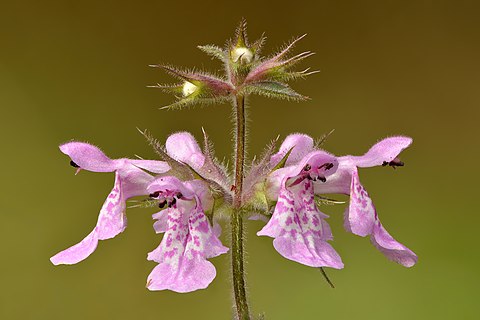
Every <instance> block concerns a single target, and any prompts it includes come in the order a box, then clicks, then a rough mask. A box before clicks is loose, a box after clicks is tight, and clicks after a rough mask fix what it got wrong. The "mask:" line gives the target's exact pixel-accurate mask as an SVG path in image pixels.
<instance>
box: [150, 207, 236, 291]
mask: <svg viewBox="0 0 480 320" xmlns="http://www.w3.org/2000/svg"><path fill="white" fill-rule="evenodd" d="M165 211H167V212H168V230H167V231H166V233H165V235H164V237H163V239H162V242H161V243H160V245H159V246H158V248H156V249H155V250H154V251H152V252H150V253H149V255H148V259H149V260H153V261H156V262H158V263H159V265H158V266H156V267H155V268H154V270H153V271H152V273H151V274H150V276H149V278H148V283H147V287H148V288H149V289H150V290H164V289H168V290H172V291H176V292H190V291H195V290H198V289H204V288H206V287H207V286H208V285H209V284H210V282H212V281H213V279H214V278H215V275H216V271H215V267H214V266H213V265H212V264H211V263H210V262H208V261H207V260H206V259H207V258H212V257H215V256H218V255H220V254H223V253H226V252H227V251H228V248H226V247H224V246H223V245H222V244H221V242H220V240H218V238H217V237H216V235H215V234H214V232H213V228H212V227H211V226H210V223H209V222H208V219H207V217H206V216H205V214H204V213H203V211H202V210H201V207H199V206H195V201H189V200H178V201H177V203H176V205H175V206H173V207H171V208H169V209H166V210H165Z"/></svg>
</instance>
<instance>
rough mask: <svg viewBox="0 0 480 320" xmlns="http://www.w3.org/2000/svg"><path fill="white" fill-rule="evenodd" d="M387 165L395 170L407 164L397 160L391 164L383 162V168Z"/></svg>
mask: <svg viewBox="0 0 480 320" xmlns="http://www.w3.org/2000/svg"><path fill="white" fill-rule="evenodd" d="M387 165H388V166H390V167H392V168H394V169H395V168H396V167H403V166H404V165H405V163H403V162H402V161H400V159H398V158H395V159H393V160H392V161H390V162H387V161H383V163H382V166H384V167H385V166H387Z"/></svg>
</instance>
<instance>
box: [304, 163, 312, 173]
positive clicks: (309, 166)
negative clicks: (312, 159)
mask: <svg viewBox="0 0 480 320" xmlns="http://www.w3.org/2000/svg"><path fill="white" fill-rule="evenodd" d="M311 169H312V166H311V165H309V164H308V163H307V164H306V165H305V167H303V171H310V170H311Z"/></svg>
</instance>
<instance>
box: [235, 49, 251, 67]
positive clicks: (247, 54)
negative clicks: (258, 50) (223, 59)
mask: <svg viewBox="0 0 480 320" xmlns="http://www.w3.org/2000/svg"><path fill="white" fill-rule="evenodd" d="M231 56H232V60H233V62H238V63H240V64H247V63H250V62H252V60H253V52H252V51H251V50H250V49H248V48H245V47H237V48H235V49H233V50H232V52H231Z"/></svg>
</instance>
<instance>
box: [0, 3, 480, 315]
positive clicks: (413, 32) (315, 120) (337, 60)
mask: <svg viewBox="0 0 480 320" xmlns="http://www.w3.org/2000/svg"><path fill="white" fill-rule="evenodd" d="M242 17H245V18H246V19H247V21H248V24H249V34H250V38H252V39H254V38H256V37H259V36H260V35H261V33H262V32H264V31H265V32H266V35H267V37H268V42H267V44H266V48H265V53H270V52H272V51H273V50H276V49H277V48H278V47H279V46H281V45H282V44H283V43H284V42H285V41H287V40H289V39H291V38H292V37H293V36H297V35H301V34H303V33H308V37H306V38H305V39H304V40H302V41H301V43H300V44H299V45H298V47H297V48H296V50H297V52H300V51H301V50H312V51H315V52H317V54H316V55H315V56H313V57H312V58H310V59H309V60H308V62H305V63H303V64H302V66H300V67H307V66H312V67H313V68H314V69H320V70H321V73H319V74H317V75H314V76H312V77H310V78H308V79H307V80H306V81H299V82H296V83H293V84H292V86H293V87H294V88H295V89H298V90H299V91H300V92H302V93H303V94H306V95H308V96H310V97H311V98H312V100H311V101H308V102H303V103H290V102H285V101H275V100H267V99H265V98H258V97H253V98H251V99H250V100H249V102H250V114H249V115H250V120H251V122H250V136H249V141H250V155H251V156H252V155H254V154H258V153H260V152H261V150H262V148H263V146H264V145H265V144H266V143H267V142H269V141H270V140H272V139H273V138H275V137H276V136H277V135H280V136H281V137H285V136H286V135H287V134H288V133H290V132H298V131H300V132H305V133H307V134H310V135H312V136H316V137H319V136H321V135H322V134H323V133H325V132H328V131H330V130H331V129H335V133H334V134H333V135H332V136H331V137H330V138H329V139H328V141H327V143H326V145H325V147H326V148H327V149H328V150H330V151H331V152H334V153H336V154H340V155H341V154H362V153H363V152H365V151H366V150H367V149H368V148H369V147H370V146H371V145H372V144H373V143H374V142H376V141H377V140H378V139H380V138H382V137H385V136H389V135H394V134H405V135H409V136H412V137H413V138H414V144H413V145H412V147H411V148H409V149H408V150H406V151H405V152H404V153H403V154H402V160H404V161H405V162H406V166H405V167H404V168H400V169H398V170H395V171H394V170H391V169H390V168H381V167H380V168H372V169H362V170H361V172H360V175H361V180H362V183H363V184H364V185H365V186H366V188H367V189H368V190H369V192H370V194H371V196H372V198H373V199H374V202H375V204H376V206H377V209H378V212H379V215H380V217H381V219H382V222H383V224H384V225H385V226H386V228H387V229H388V230H389V232H390V233H391V234H392V235H393V236H394V237H395V238H396V239H398V240H399V241H401V242H403V243H404V244H405V245H407V246H408V247H410V248H411V249H412V250H414V251H415V252H416V253H417V254H418V256H419V262H418V264H417V265H416V266H415V267H413V268H411V269H407V268H403V267H401V266H399V265H396V264H394V263H392V262H390V261H388V260H387V259H385V258H384V257H383V256H382V255H381V254H380V253H379V252H377V250H375V248H374V247H373V246H372V245H371V244H370V242H369V241H368V239H364V238H360V237H357V236H354V235H352V234H348V233H346V232H345V231H344V230H343V227H342V212H343V209H344V206H339V207H327V208H323V211H325V212H327V213H329V214H331V218H330V219H329V222H330V223H331V226H332V229H333V232H334V235H335V241H334V247H335V248H336V249H337V251H338V252H339V253H340V254H341V256H342V257H343V261H344V262H345V266H346V267H345V269H343V270H341V271H336V270H329V274H330V277H331V278H332V280H333V281H334V282H335V284H336V286H337V288H336V289H334V290H332V289H330V288H329V287H328V286H327V284H326V283H325V281H324V280H323V278H322V277H321V275H320V273H319V272H318V271H317V270H315V269H312V268H309V267H306V266H303V265H300V264H297V263H295V262H292V261H288V260H286V259H284V258H282V257H281V256H280V255H279V254H277V252H276V251H275V250H274V249H273V247H272V241H271V239H270V238H265V237H262V238H259V237H257V236H255V233H256V232H257V231H258V230H259V229H260V228H261V227H262V225H263V224H262V223H260V222H248V224H247V229H248V232H247V233H248V240H247V247H246V250H247V252H248V254H247V258H248V262H247V270H248V284H249V285H248V287H249V292H250V301H251V305H252V308H253V310H254V312H255V314H259V313H261V312H265V315H266V319H274V320H280V319H327V318H329V319H331V318H333V319H479V314H480V313H479V311H478V299H479V298H480V295H479V290H478V288H479V286H480V281H479V280H480V276H479V266H480V264H479V262H480V250H479V246H478V245H479V243H480V241H479V239H478V225H479V223H480V217H479V210H478V206H477V203H478V191H479V187H478V178H479V174H478V170H479V166H478V161H479V160H478V159H479V155H480V151H479V138H480V137H479V129H478V126H479V125H478V122H479V119H480V118H479V113H480V112H479V103H480V90H479V89H480V87H479V86H480V61H479V57H480V50H479V49H480V41H479V40H480V18H479V17H480V6H479V5H478V2H477V1H470V2H467V1H311V2H302V1H288V2H286V1H284V2H282V1H276V2H266V1H265V2H260V1H248V0H242V1H228V2H227V1H221V2H220V1H218V2H214V1H208V0H205V1H190V0H185V1H178V2H173V1H168V2H166V1H128V2H127V1H56V2H55V1H48V0H47V1H28V0H27V1H2V5H1V11H0V107H1V125H0V133H1V144H2V145H1V150H2V157H1V160H0V161H1V168H2V170H1V171H2V178H1V181H2V184H1V186H0V191H1V195H2V196H1V197H2V198H1V199H2V201H1V202H0V210H1V211H0V212H1V218H2V219H1V220H2V222H1V223H0V240H1V245H0V246H1V257H0V259H1V265H0V283H1V290H0V318H1V319H229V318H230V317H231V309H232V307H231V306H232V302H231V294H230V275H229V270H230V267H229V264H228V263H229V257H228V256H227V255H224V256H221V257H219V258H215V259H212V261H213V263H214V264H215V265H216V267H217V278H216V279H215V281H214V282H213V283H212V284H211V285H210V287H209V288H208V289H207V290H201V291H197V292H194V293H190V294H177V293H173V292H149V291H148V290H146V289H145V281H146V277H147V275H148V274H149V272H150V271H151V269H152V268H153V267H154V266H155V264H154V263H152V262H148V261H147V260H146V253H147V252H149V251H151V250H152V249H153V248H155V247H156V246H157V244H158V243H159V241H160V237H159V236H157V235H155V234H154V232H153V229H152V220H151V216H150V214H151V213H152V210H147V209H132V210H129V211H128V219H129V227H128V228H127V230H126V231H125V232H124V233H123V234H121V235H119V236H118V237H117V238H115V239H112V240H109V241H103V242H101V243H100V245H99V247H98V249H97V251H96V252H95V253H94V254H92V255H91V256H90V257H89V258H88V259H87V260H85V261H83V262H82V263H79V264H77V265H74V266H58V267H54V266H53V265H52V264H51V263H50V261H49V257H50V256H52V255H53V254H55V253H57V252H58V251H60V250H62V249H64V248H66V247H68V246H70V245H73V244H75V243H76V242H78V241H80V240H81V239H82V238H83V237H84V236H85V235H86V234H88V233H89V232H90V230H91V229H92V228H93V226H94V224H95V222H96V219H97V213H98V210H99V208H100V207H101V204H102V203H103V201H104V198H105V197H106V195H107V194H108V192H109V190H110V189H111V187H112V184H113V174H93V173H89V172H82V173H81V174H79V175H78V176H74V175H73V171H74V170H73V169H72V168H71V167H70V166H69V165H68V159H67V158H66V157H65V156H64V155H63V154H61V153H60V152H59V150H58V148H57V146H58V145H59V144H61V143H63V142H65V141H68V140H71V139H79V140H83V141H88V142H91V143H94V144H96V145H98V146H101V147H102V148H103V150H104V151H105V152H106V153H107V154H108V155H110V156H111V157H125V156H128V157H133V156H134V155H135V154H138V155H140V156H143V157H154V153H153V152H152V150H150V148H149V147H148V146H147V144H146V143H145V141H144V139H143V138H142V136H141V135H140V134H139V133H138V132H137V130H136V127H139V128H146V129H149V130H150V131H151V132H152V133H153V134H154V135H155V136H156V137H158V138H159V139H161V140H164V139H165V138H166V137H167V136H168V134H169V133H171V132H174V131H179V130H189V131H191V132H192V133H193V134H194V135H196V136H197V137H200V134H201V127H202V126H203V127H204V128H205V129H206V130H207V132H208V133H209V134H210V136H211V138H212V139H213V141H214V143H215V145H216V151H217V155H218V156H219V157H220V158H224V157H225V158H227V159H228V158H229V157H230V156H231V154H232V151H231V136H230V132H231V124H230V121H229V120H228V118H229V116H230V113H231V110H230V107H229V106H228V105H220V106H215V107H196V108H194V109H190V110H182V111H175V112H172V111H161V110H158V107H161V106H164V105H166V104H168V103H169V102H170V101H172V97H170V96H167V95H165V94H163V93H161V92H160V91H158V90H155V89H149V88H146V86H147V85H150V84H155V83H156V82H168V81H169V80H170V78H169V77H168V76H166V75H165V74H163V73H162V72H161V71H160V70H158V69H152V68H149V67H148V64H152V63H159V62H169V63H174V64H177V65H180V66H186V67H193V66H197V67H201V68H208V69H210V70H218V69H219V68H220V65H219V64H218V63H217V62H216V61H212V60H210V58H208V57H207V56H205V55H204V54H203V53H201V52H200V51H199V50H197V49H196V48H195V47H196V46H197V45H200V44H210V43H212V44H219V45H222V44H223V43H224V42H225V40H226V39H227V38H228V37H230V36H231V35H232V33H233V30H234V28H235V27H236V25H237V24H238V22H239V21H240V19H241V18H242ZM224 229H226V228H224Z"/></svg>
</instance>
